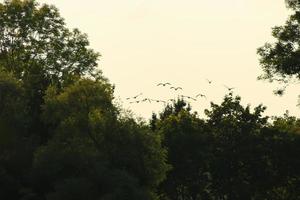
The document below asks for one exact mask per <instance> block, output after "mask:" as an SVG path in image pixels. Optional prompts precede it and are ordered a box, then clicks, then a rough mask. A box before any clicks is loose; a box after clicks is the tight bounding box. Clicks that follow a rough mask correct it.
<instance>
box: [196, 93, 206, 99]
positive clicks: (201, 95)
mask: <svg viewBox="0 0 300 200" xmlns="http://www.w3.org/2000/svg"><path fill="white" fill-rule="evenodd" d="M198 97H201V98H202V97H203V98H205V99H206V96H205V95H204V94H201V93H200V94H197V95H196V98H198Z"/></svg>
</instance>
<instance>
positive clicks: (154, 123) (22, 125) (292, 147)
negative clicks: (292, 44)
mask: <svg viewBox="0 0 300 200" xmlns="http://www.w3.org/2000/svg"><path fill="white" fill-rule="evenodd" d="M291 6H292V8H294V9H297V4H291ZM299 21H300V20H299ZM293 25H294V24H293ZM281 32H282V33H283V32H284V31H283V29H282V31H281ZM88 46H89V42H88V40H87V36H86V35H85V34H82V33H81V32H80V31H79V30H77V29H75V30H69V29H67V28H66V26H65V23H64V20H63V19H62V17H61V16H60V15H59V12H58V10H57V9H56V8H55V7H53V6H49V5H38V4H37V3H36V2H35V1H32V0H26V1H25V0H24V1H21V0H9V1H5V2H4V3H0V199H5V200H95V199H97V200H98V199H99V200H100V199H101V200H127V199H128V200H134V199H137V200H141V199H142V200H147V199H149V200H155V199H156V200H159V199H160V200H226V199H228V200H231V199H243V200H247V199H249V200H262V199H266V200H269V199H270V200H286V199H288V200H296V199H300V188H299V187H300V168H299V167H300V160H299V159H298V156H299V153H300V120H298V119H296V118H295V117H291V116H289V115H288V114H285V115H284V116H283V117H276V118H273V119H272V122H270V120H268V117H264V116H263V112H264V110H265V107H263V106H261V105H260V106H257V107H255V108H253V109H250V107H249V106H246V107H244V106H242V105H241V99H240V97H238V96H234V95H233V94H232V93H229V94H228V95H226V96H225V97H224V100H223V102H222V103H221V104H220V105H218V104H213V103H212V104H211V108H210V109H208V110H206V111H205V114H206V118H205V119H204V118H200V117H199V115H198V114H197V113H196V112H194V111H192V109H191V107H190V106H189V105H188V104H187V103H186V102H185V101H184V100H182V99H177V100H176V101H175V102H174V103H173V104H169V105H167V106H165V108H164V109H163V110H162V111H161V112H160V113H157V114H153V115H152V118H151V120H150V121H149V122H144V121H138V120H136V119H135V118H134V117H132V116H131V115H129V114H126V112H124V111H123V110H122V108H121V107H120V106H117V105H115V104H114V103H113V100H114V96H113V93H114V86H113V85H111V84H110V83H109V81H108V80H107V79H106V78H105V77H103V76H102V74H101V71H99V70H97V59H98V57H99V54H98V53H95V52H94V51H93V50H92V49H89V47H88ZM268 48H271V46H268ZM263 51H264V50H263V49H261V50H260V53H262V52H263ZM265 52H266V53H265V54H264V55H263V56H265V58H264V57H263V58H262V64H263V65H264V69H265V72H267V73H268V72H269V71H270V70H269V71H268V70H267V69H268V64H269V67H270V68H271V67H273V68H274V67H276V66H275V64H274V63H271V61H269V62H267V59H272V57H271V56H267V52H270V51H269V50H268V49H267V50H265ZM275 53H276V51H273V53H272V56H274V55H275ZM279 53H280V52H279ZM276 58H278V56H277V57H276ZM273 61H274V59H273ZM274 62H275V61H274ZM282 75H283V76H285V78H287V76H286V75H285V74H284V73H282ZM266 77H267V76H266ZM270 77H271V76H269V77H268V78H270ZM284 80H286V79H284Z"/></svg>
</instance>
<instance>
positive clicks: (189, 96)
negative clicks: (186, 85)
mask: <svg viewBox="0 0 300 200" xmlns="http://www.w3.org/2000/svg"><path fill="white" fill-rule="evenodd" d="M181 97H183V98H188V99H192V100H194V101H197V99H195V98H193V97H190V96H184V95H181Z"/></svg>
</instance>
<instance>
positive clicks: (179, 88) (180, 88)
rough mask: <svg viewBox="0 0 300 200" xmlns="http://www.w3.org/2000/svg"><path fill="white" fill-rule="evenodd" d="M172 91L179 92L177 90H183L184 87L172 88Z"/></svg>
mask: <svg viewBox="0 0 300 200" xmlns="http://www.w3.org/2000/svg"><path fill="white" fill-rule="evenodd" d="M170 89H174V90H175V91H177V90H182V87H170Z"/></svg>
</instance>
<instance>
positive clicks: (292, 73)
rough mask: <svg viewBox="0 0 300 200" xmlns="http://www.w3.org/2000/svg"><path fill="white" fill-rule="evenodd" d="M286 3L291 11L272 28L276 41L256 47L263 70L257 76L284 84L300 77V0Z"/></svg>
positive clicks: (291, 0) (290, 0) (287, 0)
mask: <svg viewBox="0 0 300 200" xmlns="http://www.w3.org/2000/svg"><path fill="white" fill-rule="evenodd" d="M286 4H287V6H288V8H290V9H291V10H292V11H293V13H292V14H291V15H290V16H289V18H288V20H287V21H286V23H285V24H284V25H282V26H276V27H274V28H273V31H272V35H273V37H274V38H275V40H276V41H275V42H274V43H266V44H265V45H264V46H263V47H260V48H259V49H258V54H259V56H260V64H261V66H262V69H263V72H264V73H263V75H261V76H260V77H259V78H260V79H266V80H269V81H274V80H275V81H279V82H282V83H285V84H287V83H288V82H289V81H290V80H291V79H293V78H296V79H297V80H299V79H300V1H299V0H286ZM283 88H284V87H283ZM282 92H283V90H280V91H279V92H278V94H282Z"/></svg>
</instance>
